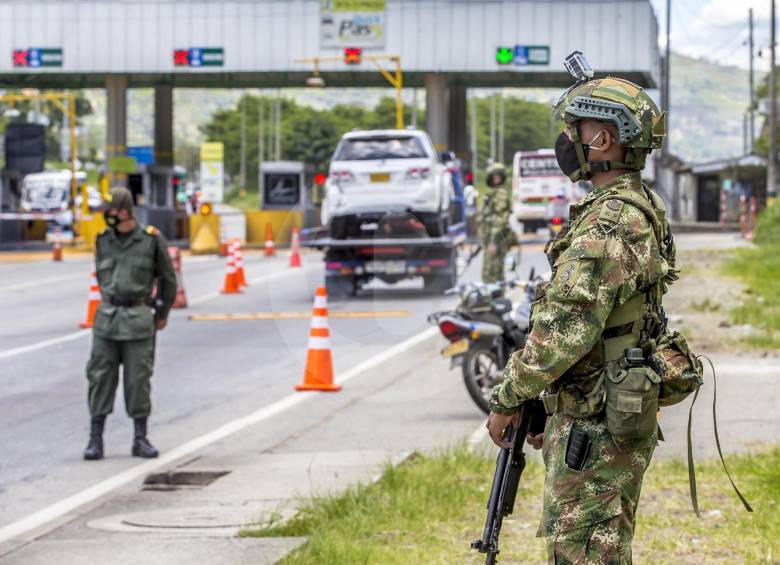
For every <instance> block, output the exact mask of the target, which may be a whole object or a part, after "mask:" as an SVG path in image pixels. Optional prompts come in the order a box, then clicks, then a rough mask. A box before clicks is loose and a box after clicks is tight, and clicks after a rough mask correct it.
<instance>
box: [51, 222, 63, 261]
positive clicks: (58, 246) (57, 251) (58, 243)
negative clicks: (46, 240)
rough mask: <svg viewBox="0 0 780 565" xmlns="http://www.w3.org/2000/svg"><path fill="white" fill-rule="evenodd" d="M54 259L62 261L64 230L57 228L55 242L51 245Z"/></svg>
mask: <svg viewBox="0 0 780 565" xmlns="http://www.w3.org/2000/svg"><path fill="white" fill-rule="evenodd" d="M51 258H52V261H62V230H61V229H60V228H57V229H56V230H55V232H54V244H53V245H52V246H51Z"/></svg>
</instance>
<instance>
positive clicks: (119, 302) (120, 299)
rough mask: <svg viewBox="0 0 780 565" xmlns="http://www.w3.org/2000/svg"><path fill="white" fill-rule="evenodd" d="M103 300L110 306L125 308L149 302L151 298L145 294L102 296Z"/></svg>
mask: <svg viewBox="0 0 780 565" xmlns="http://www.w3.org/2000/svg"><path fill="white" fill-rule="evenodd" d="M103 302H106V303H108V304H111V306H124V307H125V308H132V307H133V306H149V305H150V304H151V300H150V299H149V298H147V297H145V296H113V295H112V296H103Z"/></svg>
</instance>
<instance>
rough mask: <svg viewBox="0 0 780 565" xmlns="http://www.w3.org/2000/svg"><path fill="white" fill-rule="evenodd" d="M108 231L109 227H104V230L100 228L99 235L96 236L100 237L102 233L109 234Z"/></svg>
mask: <svg viewBox="0 0 780 565" xmlns="http://www.w3.org/2000/svg"><path fill="white" fill-rule="evenodd" d="M107 233H108V228H103V229H102V230H100V231H99V232H98V234H97V236H96V237H100V236H101V235H105V234H107Z"/></svg>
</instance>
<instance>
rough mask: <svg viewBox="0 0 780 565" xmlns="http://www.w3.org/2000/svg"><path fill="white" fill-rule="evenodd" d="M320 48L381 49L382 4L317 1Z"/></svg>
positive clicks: (373, 1) (377, 0) (358, 0)
mask: <svg viewBox="0 0 780 565" xmlns="http://www.w3.org/2000/svg"><path fill="white" fill-rule="evenodd" d="M320 45H321V46H322V47H336V48H345V47H376V48H381V47H384V46H385V0H320Z"/></svg>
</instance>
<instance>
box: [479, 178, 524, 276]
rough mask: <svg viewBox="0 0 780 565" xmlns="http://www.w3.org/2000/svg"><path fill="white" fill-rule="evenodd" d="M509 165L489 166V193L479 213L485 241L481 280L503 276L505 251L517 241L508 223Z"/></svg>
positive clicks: (510, 205) (509, 201)
mask: <svg viewBox="0 0 780 565" xmlns="http://www.w3.org/2000/svg"><path fill="white" fill-rule="evenodd" d="M506 176H507V174H506V167H505V166H504V165H502V164H501V163H495V164H493V165H491V166H490V167H488V170H487V186H488V189H487V193H486V195H485V199H484V201H483V202H482V207H481V209H480V215H479V228H478V229H479V239H480V241H481V242H482V251H483V258H482V281H483V282H486V283H492V282H499V281H503V280H504V255H506V254H507V252H508V251H509V248H510V247H512V246H513V245H516V244H517V236H516V235H515V233H514V231H512V229H511V227H510V225H509V216H510V215H511V214H512V190H511V188H509V187H508V186H507V185H506Z"/></svg>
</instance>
